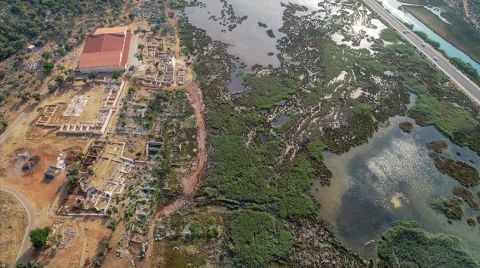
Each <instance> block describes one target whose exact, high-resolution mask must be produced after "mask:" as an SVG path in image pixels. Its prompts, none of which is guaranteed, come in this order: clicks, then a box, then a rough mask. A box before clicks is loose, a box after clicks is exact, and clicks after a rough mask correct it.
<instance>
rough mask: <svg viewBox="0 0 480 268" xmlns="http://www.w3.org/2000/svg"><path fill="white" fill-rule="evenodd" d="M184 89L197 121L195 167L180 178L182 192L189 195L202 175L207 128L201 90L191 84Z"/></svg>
mask: <svg viewBox="0 0 480 268" xmlns="http://www.w3.org/2000/svg"><path fill="white" fill-rule="evenodd" d="M185 91H186V92H187V96H188V99H189V100H190V104H191V105H192V107H193V109H194V111H195V119H196V122H197V148H198V155H197V162H196V165H195V168H194V169H193V170H192V171H190V173H188V174H187V175H186V176H184V177H183V180H182V184H183V192H184V194H185V196H186V197H191V196H192V195H193V193H194V192H195V190H196V188H197V186H198V182H199V181H200V177H201V175H202V174H201V173H202V172H203V169H204V167H205V163H206V162H207V147H206V140H207V130H206V128H205V118H204V113H203V111H204V108H205V106H204V103H203V97H202V92H201V91H200V89H198V88H197V87H195V86H193V85H187V86H186V87H185Z"/></svg>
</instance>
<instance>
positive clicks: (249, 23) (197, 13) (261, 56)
mask: <svg viewBox="0 0 480 268" xmlns="http://www.w3.org/2000/svg"><path fill="white" fill-rule="evenodd" d="M202 2H203V3H204V4H205V7H204V8H200V7H187V8H186V9H185V13H186V15H187V17H188V19H189V21H190V22H191V23H192V24H194V25H195V26H197V27H199V28H201V29H205V30H206V31H207V34H208V35H209V36H211V37H212V38H213V39H214V40H217V41H222V42H224V43H226V44H229V45H230V47H229V48H228V50H227V51H228V53H229V54H231V55H233V56H236V57H239V58H240V62H241V63H244V64H245V65H246V66H247V68H246V69H245V70H243V69H239V68H237V70H236V71H235V72H234V74H232V77H231V83H230V84H229V85H228V89H229V91H230V92H231V93H238V92H242V91H245V90H246V88H245V87H244V86H243V85H242V81H243V79H242V77H243V73H244V72H245V71H248V70H249V68H250V67H252V66H253V65H255V64H259V65H264V66H268V65H272V66H273V67H278V66H279V65H280V61H279V60H278V58H277V54H278V53H279V51H278V49H277V43H278V40H279V39H281V38H282V37H283V36H285V35H284V34H283V33H281V32H279V29H280V28H281V27H282V24H283V19H282V14H283V11H284V9H285V8H284V7H282V5H281V1H278V0H261V1H251V0H229V1H228V3H229V4H231V5H232V7H233V10H234V13H235V14H234V15H235V17H242V16H248V18H247V19H246V20H245V21H243V22H242V23H240V24H237V26H236V27H235V28H234V29H233V30H232V31H229V30H228V26H225V25H222V21H221V19H220V20H217V21H215V20H213V19H209V18H210V17H211V16H215V17H217V18H221V17H222V9H224V8H223V4H222V2H221V1H220V0H202ZM290 2H293V3H297V4H301V5H304V6H307V7H309V8H315V7H318V1H315V0H295V1H290ZM229 16H230V15H228V14H226V13H225V17H226V18H228V17H229ZM259 22H261V23H264V24H266V25H267V27H266V28H264V27H260V26H259V25H258V23H259ZM267 30H272V31H273V34H274V35H275V38H271V37H269V36H268V35H267ZM269 53H274V55H273V56H270V55H268V54H269Z"/></svg>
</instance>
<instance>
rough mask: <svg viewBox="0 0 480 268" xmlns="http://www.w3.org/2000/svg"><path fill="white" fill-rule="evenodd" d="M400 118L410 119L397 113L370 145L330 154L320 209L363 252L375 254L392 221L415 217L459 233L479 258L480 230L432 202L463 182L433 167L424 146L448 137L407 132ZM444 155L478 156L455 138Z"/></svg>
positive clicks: (430, 227) (318, 194)
mask: <svg viewBox="0 0 480 268" xmlns="http://www.w3.org/2000/svg"><path fill="white" fill-rule="evenodd" d="M402 121H411V119H408V118H405V117H396V118H393V119H391V121H390V126H389V127H386V128H383V129H380V131H379V132H378V133H376V134H375V136H374V138H372V140H371V141H370V142H369V143H368V144H364V145H362V146H359V147H356V148H353V149H352V150H350V151H349V152H348V153H346V154H343V155H341V156H338V155H332V154H330V155H328V156H327V157H326V159H325V163H326V165H327V166H328V167H329V169H330V170H331V171H332V172H333V174H334V178H333V180H332V185H331V186H330V187H324V188H323V187H321V186H319V185H315V188H314V189H318V190H314V191H313V194H314V196H315V198H316V199H317V200H318V201H319V202H320V204H321V205H322V206H321V209H320V214H321V215H322V217H323V218H325V219H326V220H328V221H330V222H332V223H333V224H334V225H335V226H336V228H337V231H338V234H339V236H340V237H341V238H342V239H343V240H344V241H345V242H346V243H347V244H348V245H349V246H350V247H352V248H353V249H354V250H355V251H356V252H359V253H360V254H361V255H363V256H365V257H372V258H373V257H375V256H376V243H375V241H376V240H378V239H379V238H380V235H381V234H382V233H383V232H384V231H385V230H386V229H388V228H389V227H390V226H391V223H392V222H393V221H395V220H416V221H418V222H419V223H421V224H422V225H423V226H424V228H425V229H426V230H427V231H430V232H445V233H450V234H454V235H457V236H458V237H460V238H461V239H463V241H464V245H465V246H466V247H467V248H468V249H469V250H470V251H471V252H472V253H473V254H474V255H476V256H477V258H479V259H480V247H479V246H480V230H479V229H478V228H475V227H470V226H468V225H467V223H466V222H465V220H464V221H458V222H454V223H452V224H449V223H448V222H447V219H446V218H445V216H443V215H442V214H440V213H438V212H437V211H435V210H433V209H432V208H431V207H430V205H429V204H430V202H431V201H432V200H433V199H434V198H436V197H448V196H451V191H452V189H453V188H454V187H455V186H459V183H458V182H457V181H456V180H454V179H452V178H450V177H449V176H447V175H444V174H442V173H440V172H439V171H438V170H437V169H436V168H435V165H434V162H433V160H432V159H430V157H429V156H428V149H427V148H426V147H425V145H426V143H428V142H430V141H432V140H436V139H443V140H446V138H445V137H444V136H443V135H442V134H441V133H439V132H438V131H437V130H436V129H435V128H433V127H419V126H415V128H414V129H413V131H412V133H411V134H407V133H404V132H403V131H401V130H400V129H399V128H398V124H399V123H400V122H402ZM458 153H460V155H458ZM445 154H446V155H447V156H448V157H451V158H455V159H459V160H462V161H470V160H473V161H474V162H475V163H479V160H480V159H479V157H478V156H477V155H476V154H475V153H474V152H472V151H471V150H469V149H466V148H462V147H459V146H457V145H454V144H452V143H451V142H449V148H448V149H447V150H446V151H445ZM476 167H477V168H480V167H479V166H478V164H476ZM478 190H479V188H478V187H477V188H476V189H474V192H476V191H478ZM467 215H468V211H467Z"/></svg>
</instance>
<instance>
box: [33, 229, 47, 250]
mask: <svg viewBox="0 0 480 268" xmlns="http://www.w3.org/2000/svg"><path fill="white" fill-rule="evenodd" d="M50 231H51V229H50V227H43V228H36V229H33V230H32V231H30V241H31V242H32V245H33V247H34V248H35V249H37V250H39V249H42V248H43V247H45V246H46V245H47V241H48V234H49V233H50Z"/></svg>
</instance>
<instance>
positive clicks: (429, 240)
mask: <svg viewBox="0 0 480 268" xmlns="http://www.w3.org/2000/svg"><path fill="white" fill-rule="evenodd" d="M378 256H379V257H380V261H381V265H382V266H383V267H397V266H398V265H400V267H477V266H478V263H477V262H476V261H475V259H474V258H473V257H472V255H471V254H470V253H468V252H467V251H466V250H465V249H464V248H463V246H462V245H461V243H460V240H459V239H458V238H456V237H454V236H451V235H447V234H443V233H439V234H431V233H427V232H425V231H424V230H423V229H422V228H421V227H420V225H419V224H418V223H416V222H411V221H407V222H395V223H394V225H393V227H392V229H390V230H388V231H387V232H385V233H384V235H383V236H382V240H381V241H380V243H379V245H378Z"/></svg>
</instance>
